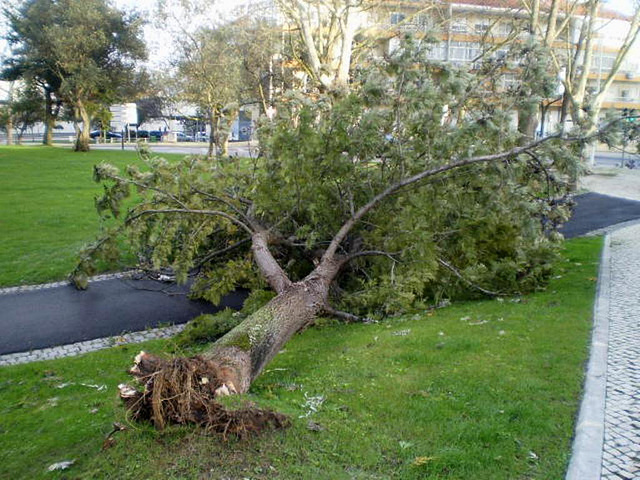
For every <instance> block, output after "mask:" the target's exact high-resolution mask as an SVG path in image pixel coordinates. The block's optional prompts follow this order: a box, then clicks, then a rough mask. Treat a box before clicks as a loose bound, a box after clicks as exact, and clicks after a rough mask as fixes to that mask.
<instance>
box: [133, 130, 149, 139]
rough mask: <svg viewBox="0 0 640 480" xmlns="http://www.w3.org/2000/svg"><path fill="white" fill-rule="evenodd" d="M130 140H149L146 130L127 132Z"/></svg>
mask: <svg viewBox="0 0 640 480" xmlns="http://www.w3.org/2000/svg"><path fill="white" fill-rule="evenodd" d="M129 135H130V136H131V138H149V131H148V130H129Z"/></svg>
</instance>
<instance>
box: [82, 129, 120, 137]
mask: <svg viewBox="0 0 640 480" xmlns="http://www.w3.org/2000/svg"><path fill="white" fill-rule="evenodd" d="M89 136H90V137H91V138H98V137H102V131H100V130H94V131H92V132H91V133H89ZM104 136H105V138H122V134H121V133H118V132H111V131H108V132H104Z"/></svg>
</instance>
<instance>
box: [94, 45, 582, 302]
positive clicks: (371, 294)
mask: <svg viewBox="0 0 640 480" xmlns="http://www.w3.org/2000/svg"><path fill="white" fill-rule="evenodd" d="M424 48H425V45H422V46H420V45H417V44H412V43H411V42H409V43H408V44H407V46H406V48H405V49H403V50H401V51H399V52H398V53H396V54H395V55H393V56H391V57H389V58H387V59H385V60H384V61H382V62H376V63H375V64H372V65H371V66H370V67H366V68H362V69H361V70H360V71H358V72H357V75H356V80H355V83H354V90H353V92H351V93H349V94H347V95H346V96H344V97H339V98H338V99H333V98H332V97H330V96H325V95H321V94H319V95H315V96H312V97H308V96H305V95H303V94H300V93H295V92H292V93H290V94H289V95H288V96H286V97H285V98H284V99H283V101H282V102H281V103H280V104H279V106H278V115H277V117H276V118H275V119H274V120H273V121H266V122H265V123H264V125H263V127H262V129H261V133H260V135H261V137H260V140H261V141H260V144H261V148H262V154H261V155H260V156H259V157H258V158H256V159H254V160H252V161H251V162H249V161H239V160H235V161H229V160H225V161H222V160H219V161H210V160H204V159H199V158H192V157H189V158H187V159H185V160H184V161H182V162H180V163H178V164H170V163H168V162H166V161H164V160H161V159H157V158H149V159H148V160H149V168H150V171H140V170H138V169H135V168H131V169H130V170H128V172H127V173H128V175H129V177H127V176H126V175H122V174H119V173H117V172H116V171H115V170H114V169H113V168H111V167H108V166H104V165H103V166H100V167H98V168H97V170H96V177H97V178H98V179H100V180H107V181H109V182H111V186H110V187H109V189H108V190H107V195H106V196H105V197H104V198H103V200H102V201H101V203H100V207H101V211H102V212H103V213H104V212H107V211H110V212H111V213H112V214H114V215H115V214H118V213H119V202H120V200H121V198H123V197H124V196H125V195H126V194H127V192H128V187H129V186H135V187H137V188H138V189H140V190H141V191H144V192H146V193H147V194H148V195H146V196H145V200H144V201H143V202H142V203H140V204H139V205H137V206H136V207H135V208H134V209H133V210H132V211H130V212H128V214H127V216H126V218H125V225H126V226H127V228H128V229H129V230H130V231H131V232H132V234H133V238H134V240H135V242H136V245H138V246H139V247H140V248H144V249H145V251H146V253H145V258H146V259H147V260H148V261H149V262H150V264H153V266H154V267H156V268H158V267H160V266H166V265H171V266H172V267H173V268H174V269H175V270H176V271H177V272H178V276H179V277H180V278H182V279H183V280H184V279H186V276H187V275H188V274H189V273H193V272H194V271H197V272H198V275H199V279H198V281H197V282H196V290H197V291H199V294H201V295H203V296H204V297H205V298H209V299H211V300H214V301H215V300H217V299H219V297H220V295H222V294H224V293H226V292H227V291H229V290H231V289H233V288H235V287H236V286H238V285H242V284H244V285H249V286H261V285H262V286H264V285H265V281H264V279H261V276H260V272H259V270H258V269H256V267H255V266H254V265H253V264H252V262H251V256H250V248H249V247H250V244H251V236H252V234H253V233H254V232H255V231H257V230H259V231H262V230H264V231H267V232H269V235H268V237H269V243H270V245H271V246H272V247H271V248H273V254H274V256H275V257H276V259H277V260H278V261H279V262H280V264H281V265H282V266H283V268H284V269H285V270H286V272H287V274H288V275H289V276H290V277H291V278H292V279H301V278H304V276H305V275H307V274H308V273H309V271H311V270H312V269H313V268H314V265H315V264H316V263H317V262H318V261H319V260H320V259H321V258H322V256H323V255H324V254H325V253H326V251H327V249H330V248H333V249H334V250H335V252H334V253H339V254H340V255H342V256H344V257H345V258H348V259H350V261H349V266H348V268H345V269H344V271H343V274H342V276H341V277H340V280H339V281H338V282H337V284H336V287H338V288H337V290H336V292H340V294H339V295H337V296H336V301H337V303H338V304H340V305H343V306H348V307H349V308H350V309H351V310H354V311H357V312H359V313H369V314H371V313H374V314H375V313H377V314H384V313H388V312H392V311H397V310H401V309H404V308H409V307H410V306H411V305H412V304H413V303H414V302H416V301H420V300H421V299H424V298H425V297H429V296H431V297H433V296H434V295H435V296H438V297H442V296H449V295H454V294H459V293H460V292H461V291H463V290H464V291H469V290H470V288H469V287H470V285H478V286H483V287H482V288H483V289H485V290H487V291H496V292H498V291H499V292H513V291H517V290H521V289H530V288H535V287H536V286H537V285H539V284H540V283H541V282H542V281H543V280H544V278H545V276H546V275H548V273H549V271H550V270H549V267H550V260H551V259H552V258H553V254H552V252H553V251H554V248H555V245H556V244H557V236H556V235H555V234H554V227H555V225H557V224H558V223H559V222H560V221H561V220H562V218H563V211H562V208H561V207H560V203H559V202H558V201H557V199H558V197H562V195H563V194H564V193H565V192H564V190H563V188H564V186H563V182H562V179H563V177H562V172H567V171H568V170H569V169H571V168H573V166H574V165H573V163H572V162H571V152H570V151H569V150H568V147H566V146H564V145H563V144H562V143H561V142H559V141H554V140H553V139H550V140H549V141H546V142H542V143H541V144H540V145H536V151H538V152H539V153H533V149H531V150H527V151H526V152H525V151H523V152H521V153H520V155H517V154H516V153H510V154H506V155H504V156H503V157H497V158H496V160H495V161H488V160H487V161H482V162H475V161H474V162H471V163H470V164H468V165H458V162H461V161H465V159H469V158H476V157H480V158H484V156H486V155H492V154H495V153H496V152H510V151H512V150H513V149H514V148H516V147H517V146H518V145H519V142H520V136H519V135H518V134H517V132H514V131H513V129H512V128H511V118H510V116H509V114H508V112H509V111H510V109H512V108H513V107H514V106H515V105H519V104H520V103H521V102H522V101H523V99H522V96H523V95H526V96H530V95H532V94H533V93H535V92H532V90H531V89H540V90H544V89H547V88H548V86H547V85H546V82H548V81H550V79H549V78H548V77H546V76H545V75H544V72H542V71H541V69H540V68H539V62H538V60H537V59H535V58H534V55H533V54H531V55H530V56H527V55H524V57H523V56H522V52H514V53H513V55H514V56H518V58H525V59H527V58H528V59H529V63H528V65H524V67H523V70H526V71H529V72H531V76H535V77H536V78H535V79H533V78H532V81H531V83H530V84H529V88H528V89H526V90H524V91H523V90H521V89H511V90H504V89H503V88H502V86H501V84H500V82H499V81H497V79H498V78H499V75H500V72H501V69H502V68H503V67H504V64H505V62H508V61H509V58H505V59H501V60H499V61H498V60H491V59H488V60H487V62H486V64H485V65H484V66H483V69H482V71H481V72H479V73H478V74H477V75H472V74H470V73H469V72H466V71H464V70H459V69H456V68H454V67H451V66H448V65H443V64H438V63H431V62H427V61H424V60H422V59H420V55H423V53H424V52H423V50H424ZM523 48H524V47H523ZM527 48H528V47H527ZM528 51H530V49H529V50H528ZM514 58H515V57H514ZM514 151H515V152H519V151H517V150H514ZM448 165H456V168H454V169H451V170H450V169H449V168H448V167H447V166H448ZM439 169H442V174H440V175H439V176H437V177H434V179H431V180H429V181H423V182H417V183H416V184H415V185H413V184H412V185H411V186H410V187H409V186H407V187H403V188H402V189H399V190H398V192H397V193H394V194H393V195H388V196H385V200H384V202H381V203H380V204H379V205H378V204H376V208H375V209H371V211H367V213H366V215H363V216H362V218H359V219H358V222H356V223H355V224H354V225H353V226H352V228H350V230H349V232H348V234H346V235H345V236H344V238H341V239H340V240H339V241H338V242H337V245H336V244H335V236H336V235H337V234H338V232H339V231H340V229H341V226H343V225H344V224H345V223H348V222H349V221H350V219H352V218H353V216H354V215H355V214H356V212H357V211H359V209H361V208H363V207H364V206H366V205H367V204H368V202H371V201H373V200H374V199H375V198H376V196H377V195H380V194H381V193H382V192H384V191H385V190H386V189H388V188H390V186H393V185H396V184H398V183H399V182H400V183H401V182H403V181H406V179H409V178H412V176H414V175H417V174H419V173H420V172H423V171H438V170H439ZM331 245H333V247H331ZM103 246H104V245H103ZM351 260H352V261H351ZM194 268H195V269H196V270H193V269H194ZM471 290H473V288H471Z"/></svg>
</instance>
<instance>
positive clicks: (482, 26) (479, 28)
mask: <svg viewBox="0 0 640 480" xmlns="http://www.w3.org/2000/svg"><path fill="white" fill-rule="evenodd" d="M473 29H474V30H475V32H476V34H477V35H484V34H485V33H487V32H488V31H489V22H488V21H486V20H483V21H481V22H478V23H476V24H475V25H474V26H473Z"/></svg>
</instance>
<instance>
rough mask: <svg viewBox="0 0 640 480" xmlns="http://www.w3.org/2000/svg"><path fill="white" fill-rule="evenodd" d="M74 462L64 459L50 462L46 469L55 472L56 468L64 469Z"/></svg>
mask: <svg viewBox="0 0 640 480" xmlns="http://www.w3.org/2000/svg"><path fill="white" fill-rule="evenodd" d="M74 463H76V461H75V460H64V461H62V462H56V463H52V464H51V465H49V467H48V468H47V470H48V471H50V472H55V471H56V470H66V469H67V468H69V467H70V466H71V465H73V464H74Z"/></svg>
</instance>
